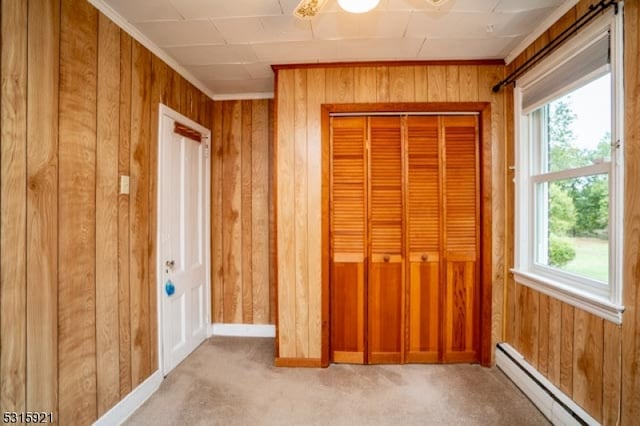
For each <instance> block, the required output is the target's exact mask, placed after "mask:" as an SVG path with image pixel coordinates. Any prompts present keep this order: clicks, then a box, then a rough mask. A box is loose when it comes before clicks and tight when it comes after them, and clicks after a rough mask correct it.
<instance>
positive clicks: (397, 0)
mask: <svg viewBox="0 0 640 426" xmlns="http://www.w3.org/2000/svg"><path fill="white" fill-rule="evenodd" d="M461 1H462V3H473V4H474V5H475V6H474V8H473V9H471V10H480V11H489V10H491V7H488V6H487V3H491V2H492V3H493V5H495V3H496V2H497V1H498V0H449V1H448V2H446V3H444V4H443V5H442V6H434V5H432V4H431V3H429V2H428V1H426V0H388V3H387V6H386V9H387V10H412V11H431V12H433V11H436V10H437V11H442V12H448V11H451V10H453V9H455V8H456V7H457V5H458V3H459V2H461ZM493 5H492V6H493Z"/></svg>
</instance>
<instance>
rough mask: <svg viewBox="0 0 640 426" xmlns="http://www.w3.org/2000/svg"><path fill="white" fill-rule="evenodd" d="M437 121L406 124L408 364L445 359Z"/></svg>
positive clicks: (419, 118)
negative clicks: (443, 347)
mask: <svg viewBox="0 0 640 426" xmlns="http://www.w3.org/2000/svg"><path fill="white" fill-rule="evenodd" d="M439 126H440V119H439V118H438V117H425V116H410V117H408V118H407V159H408V161H407V162H408V164H407V247H408V258H409V280H408V285H409V291H408V295H409V315H408V321H409V342H408V353H407V362H438V361H439V359H440V354H439V349H440V326H441V322H440V314H441V312H440V304H441V300H440V295H441V291H440V286H441V280H440V249H441V244H440V239H441V238H440V232H441V229H440V222H441V220H440V217H441V214H442V212H441V202H440V198H441V191H440V155H439V152H440V147H441V144H440V143H439V139H440V138H439V132H440V130H439Z"/></svg>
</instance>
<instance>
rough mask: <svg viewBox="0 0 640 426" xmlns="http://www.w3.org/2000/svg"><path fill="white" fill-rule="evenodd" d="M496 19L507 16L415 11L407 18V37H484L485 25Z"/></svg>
mask: <svg viewBox="0 0 640 426" xmlns="http://www.w3.org/2000/svg"><path fill="white" fill-rule="evenodd" d="M496 19H502V20H507V19H508V17H507V16H502V17H501V18H496V15H494V14H491V13H483V12H451V13H446V14H442V13H432V12H415V13H413V14H412V15H411V19H409V25H408V27H407V33H406V34H407V37H429V38H431V37H437V38H485V37H487V30H486V27H487V25H489V24H494V23H495V21H496Z"/></svg>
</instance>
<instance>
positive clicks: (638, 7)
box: [621, 1, 640, 425]
mask: <svg viewBox="0 0 640 426" xmlns="http://www.w3.org/2000/svg"><path fill="white" fill-rule="evenodd" d="M639 28H640V4H639V2H637V1H632V2H627V3H625V10H624V43H625V53H624V76H625V77H624V78H625V95H624V104H625V112H624V123H625V130H624V135H625V140H626V145H625V153H624V162H625V188H626V190H625V195H624V205H625V212H624V215H625V216H624V236H625V240H624V283H625V286H624V289H623V297H622V301H623V304H624V305H625V312H624V314H623V318H622V345H623V347H622V418H621V423H622V424H623V425H631V424H633V423H634V422H636V421H637V419H638V418H640V289H639V288H638V287H639V286H638V283H640V193H638V190H637V183H638V179H640V122H638V119H637V117H638V116H640V104H639V103H638V99H640V60H639V59H638V51H640V31H639ZM631 283H635V285H634V284H631Z"/></svg>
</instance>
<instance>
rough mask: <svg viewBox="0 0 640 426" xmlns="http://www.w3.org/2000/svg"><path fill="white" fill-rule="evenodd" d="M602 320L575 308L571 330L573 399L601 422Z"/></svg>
mask: <svg viewBox="0 0 640 426" xmlns="http://www.w3.org/2000/svg"><path fill="white" fill-rule="evenodd" d="M603 322H604V320H602V319H601V318H598V317H596V316H594V315H592V314H590V313H588V312H585V311H583V310H582V309H576V310H575V314H574V329H573V400H574V401H576V402H577V403H578V405H580V406H581V407H583V408H584V409H585V410H586V411H587V412H588V413H589V414H591V415H592V416H593V417H594V418H595V419H596V420H598V421H602V360H603V356H602V354H603V352H604V348H603V346H602V345H603V344H604V336H603V332H604V329H603V328H604V326H603Z"/></svg>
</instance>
